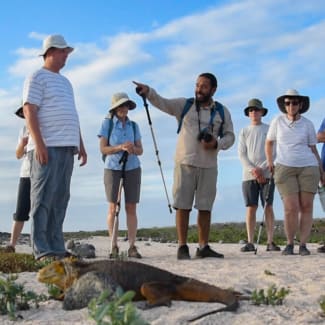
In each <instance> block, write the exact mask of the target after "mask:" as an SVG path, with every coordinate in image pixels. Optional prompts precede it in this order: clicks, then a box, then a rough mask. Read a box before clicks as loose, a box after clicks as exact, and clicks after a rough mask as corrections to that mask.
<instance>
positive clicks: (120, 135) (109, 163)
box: [98, 116, 141, 170]
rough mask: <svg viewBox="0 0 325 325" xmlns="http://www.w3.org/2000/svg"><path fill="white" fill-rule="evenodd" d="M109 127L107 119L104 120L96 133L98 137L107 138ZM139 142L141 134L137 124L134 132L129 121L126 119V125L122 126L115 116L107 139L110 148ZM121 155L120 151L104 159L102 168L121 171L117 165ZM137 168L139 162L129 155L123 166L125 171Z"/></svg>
mask: <svg viewBox="0 0 325 325" xmlns="http://www.w3.org/2000/svg"><path fill="white" fill-rule="evenodd" d="M133 123H135V122H133ZM109 125H110V121H109V119H108V118H105V119H104V120H103V122H102V125H101V127H100V130H99V132H98V137H104V138H106V139H107V138H108V131H109ZM139 140H141V134H140V130H139V126H138V124H137V123H135V132H134V128H133V126H132V122H131V121H130V119H128V118H127V120H126V123H125V125H124V126H123V124H122V122H121V121H120V120H119V119H118V118H117V117H116V116H114V117H113V128H112V131H111V135H110V138H109V144H110V145H111V146H117V145H120V144H122V143H124V142H126V141H131V142H135V141H139ZM122 155H123V151H122V150H121V151H119V152H116V153H114V154H111V155H107V156H106V158H105V163H104V168H106V169H111V170H122V164H120V163H119V161H120V159H121V157H122ZM138 167H140V160H139V158H138V156H137V155H134V154H129V155H128V159H127V162H126V165H125V170H132V169H135V168H138Z"/></svg>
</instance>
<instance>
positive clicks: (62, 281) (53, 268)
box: [37, 257, 78, 291]
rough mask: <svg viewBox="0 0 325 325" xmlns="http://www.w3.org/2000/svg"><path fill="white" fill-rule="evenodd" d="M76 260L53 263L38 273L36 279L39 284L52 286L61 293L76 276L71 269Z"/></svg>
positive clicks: (68, 259)
mask: <svg viewBox="0 0 325 325" xmlns="http://www.w3.org/2000/svg"><path fill="white" fill-rule="evenodd" d="M75 260H77V259H76V258H71V257H68V258H64V259H62V260H58V261H53V262H52V263H51V264H49V265H46V266H44V267H43V268H42V269H40V270H39V271H38V274H37V279H38V281H40V282H43V283H47V284H54V285H56V286H57V287H58V288H60V289H61V290H62V291H65V290H66V289H67V288H69V287H70V286H71V285H72V283H73V282H74V280H76V278H77V276H78V272H77V270H75V269H74V268H73V263H74V261H75Z"/></svg>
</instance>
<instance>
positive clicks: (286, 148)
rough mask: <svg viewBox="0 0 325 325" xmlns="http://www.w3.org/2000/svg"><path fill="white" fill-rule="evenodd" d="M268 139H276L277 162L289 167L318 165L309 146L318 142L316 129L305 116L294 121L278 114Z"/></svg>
mask: <svg viewBox="0 0 325 325" xmlns="http://www.w3.org/2000/svg"><path fill="white" fill-rule="evenodd" d="M267 140H270V141H276V159H275V163H279V164H281V165H284V166H289V167H307V166H318V161H317V159H316V157H315V155H314V154H313V152H312V151H311V149H310V147H309V146H311V145H316V143H317V137H316V131H315V128H314V125H313V123H312V122H311V121H310V120H308V119H307V118H305V117H304V116H300V118H299V119H298V120H297V121H294V122H292V121H291V120H289V119H288V118H287V117H286V115H284V114H282V115H279V116H277V117H276V118H274V119H273V120H272V122H271V124H270V128H269V131H268V133H267Z"/></svg>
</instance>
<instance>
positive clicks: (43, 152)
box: [23, 103, 48, 165]
mask: <svg viewBox="0 0 325 325" xmlns="http://www.w3.org/2000/svg"><path fill="white" fill-rule="evenodd" d="M23 109H24V116H25V119H26V124H27V127H28V130H29V133H30V136H31V137H32V138H33V140H34V143H35V158H36V160H37V161H38V162H39V163H40V164H42V165H46V164H47V163H48V152H47V148H46V145H45V143H44V140H43V137H42V134H41V130H40V127H39V123H38V117H37V111H38V107H37V106H36V105H33V104H30V103H25V104H24V107H23Z"/></svg>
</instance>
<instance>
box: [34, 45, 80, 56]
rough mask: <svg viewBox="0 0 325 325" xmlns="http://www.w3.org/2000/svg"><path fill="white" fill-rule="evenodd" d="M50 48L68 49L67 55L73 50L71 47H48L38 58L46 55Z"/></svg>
mask: <svg viewBox="0 0 325 325" xmlns="http://www.w3.org/2000/svg"><path fill="white" fill-rule="evenodd" d="M52 47H54V48H56V49H68V51H69V54H70V53H71V52H72V51H73V50H74V48H73V47H71V46H62V47H61V46H59V45H58V46H50V47H49V48H47V49H45V50H44V51H43V53H41V54H39V55H38V56H44V55H45V54H46V52H47V51H48V50H49V49H50V48H52Z"/></svg>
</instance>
